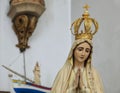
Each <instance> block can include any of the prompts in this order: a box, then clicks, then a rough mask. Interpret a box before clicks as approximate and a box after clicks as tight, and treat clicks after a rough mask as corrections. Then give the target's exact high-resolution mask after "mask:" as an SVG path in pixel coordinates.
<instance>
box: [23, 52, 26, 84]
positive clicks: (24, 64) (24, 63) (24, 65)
mask: <svg viewBox="0 0 120 93" xmlns="http://www.w3.org/2000/svg"><path fill="white" fill-rule="evenodd" d="M23 67H24V76H25V78H24V81H25V82H26V62H25V51H24V52H23Z"/></svg>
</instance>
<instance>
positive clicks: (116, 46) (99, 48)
mask: <svg viewBox="0 0 120 93" xmlns="http://www.w3.org/2000/svg"><path fill="white" fill-rule="evenodd" d="M86 3H87V4H89V6H90V9H89V13H90V15H91V17H93V18H95V19H96V20H97V21H98V23H99V31H98V33H97V34H96V35H95V36H94V39H93V47H94V48H93V64H94V66H95V67H96V68H97V69H98V71H99V72H100V75H101V77H102V79H103V82H104V89H105V93H120V81H119V79H120V74H119V71H120V60H119V58H120V0H97V1H95V0H72V2H71V4H72V5H71V7H72V8H71V9H72V10H71V13H72V15H71V17H72V18H71V19H72V21H74V20H75V19H77V18H78V17H80V16H81V15H82V13H83V8H82V7H83V5H85V4H86Z"/></svg>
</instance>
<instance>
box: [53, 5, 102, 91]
mask: <svg viewBox="0 0 120 93" xmlns="http://www.w3.org/2000/svg"><path fill="white" fill-rule="evenodd" d="M84 8H85V11H84V13H83V15H82V17H81V18H78V19H77V20H75V21H74V22H73V24H72V26H71V31H72V33H73V34H74V36H75V41H74V42H73V45H72V47H71V50H70V53H69V55H68V58H67V60H66V62H65V64H64V66H63V67H62V68H61V70H60V71H59V72H58V74H57V76H56V78H55V80H54V83H53V86H52V90H51V93H104V92H103V85H102V81H101V79H100V76H99V74H98V72H97V71H96V69H95V68H94V67H93V66H92V62H91V59H92V52H93V44H92V38H93V35H94V34H95V33H96V32H97V30H98V23H97V21H96V20H95V19H93V18H90V17H89V13H88V5H86V6H85V7H84ZM82 23H83V25H82ZM92 25H94V26H95V29H93V30H92V27H93V26H92ZM80 26H84V27H83V28H84V29H83V30H81V31H80V30H79V29H80ZM73 30H74V31H73Z"/></svg>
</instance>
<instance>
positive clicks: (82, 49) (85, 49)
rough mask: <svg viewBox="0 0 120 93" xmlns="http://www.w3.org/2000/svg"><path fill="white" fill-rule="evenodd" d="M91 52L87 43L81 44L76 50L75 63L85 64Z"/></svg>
mask: <svg viewBox="0 0 120 93" xmlns="http://www.w3.org/2000/svg"><path fill="white" fill-rule="evenodd" d="M90 51H91V47H90V45H89V44H88V43H87V42H83V43H81V44H79V45H78V46H77V47H76V48H75V50H74V61H77V62H84V61H85V60H86V59H87V58H88V56H89V54H90Z"/></svg>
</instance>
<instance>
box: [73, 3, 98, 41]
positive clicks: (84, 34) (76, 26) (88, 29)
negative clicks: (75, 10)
mask: <svg viewBox="0 0 120 93" xmlns="http://www.w3.org/2000/svg"><path fill="white" fill-rule="evenodd" d="M83 8H84V13H83V14H82V17H81V18H78V19H77V20H75V21H74V22H73V23H72V25H71V32H72V34H73V35H75V39H76V40H77V39H90V40H92V38H93V35H94V34H95V33H96V32H97V31H98V22H97V21H96V20H95V19H93V18H90V17H89V16H90V15H89V12H88V8H89V6H88V5H87V4H86V5H85V6H84V7H83ZM82 23H83V25H84V26H83V27H84V30H81V31H79V30H80V26H81V25H82ZM93 25H94V27H95V28H94V31H92V27H93ZM73 30H74V31H73Z"/></svg>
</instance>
